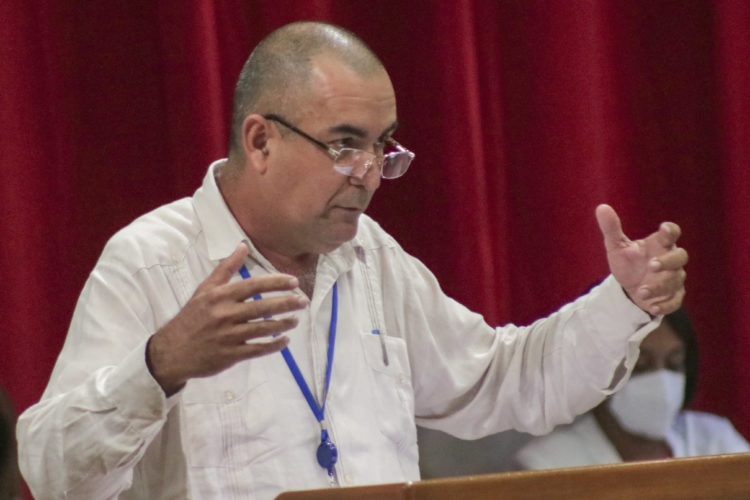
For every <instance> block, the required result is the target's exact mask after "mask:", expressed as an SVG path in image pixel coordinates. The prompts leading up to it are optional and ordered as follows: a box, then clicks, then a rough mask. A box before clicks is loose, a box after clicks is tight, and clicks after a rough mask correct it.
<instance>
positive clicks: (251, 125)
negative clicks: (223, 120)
mask: <svg viewBox="0 0 750 500" xmlns="http://www.w3.org/2000/svg"><path fill="white" fill-rule="evenodd" d="M270 133H271V130H270V128H269V123H268V120H266V119H265V118H263V117H262V116H261V115H258V114H252V115H248V116H247V117H245V121H243V122H242V148H243V149H244V151H245V158H247V160H248V162H249V163H250V165H251V166H252V167H253V168H255V169H256V170H258V171H259V172H260V173H265V170H266V167H267V162H266V159H267V158H268V155H269V149H268V139H269V135H270Z"/></svg>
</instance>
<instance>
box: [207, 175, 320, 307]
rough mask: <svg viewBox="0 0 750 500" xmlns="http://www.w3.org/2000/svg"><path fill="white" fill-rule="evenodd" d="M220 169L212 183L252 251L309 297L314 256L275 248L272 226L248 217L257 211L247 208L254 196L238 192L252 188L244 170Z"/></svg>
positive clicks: (255, 208)
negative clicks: (249, 243)
mask: <svg viewBox="0 0 750 500" xmlns="http://www.w3.org/2000/svg"><path fill="white" fill-rule="evenodd" d="M222 167H223V168H222V169H221V170H220V171H219V172H217V175H216V183H217V186H218V187H219V192H220V193H221V195H222V196H223V198H224V201H225V202H226V204H227V207H229V210H230V212H232V215H233V216H234V218H235V220H236V221H237V223H238V224H239V225H240V227H241V228H242V230H243V231H244V232H245V234H247V235H248V236H250V238H251V239H252V242H253V245H254V246H255V248H256V250H258V252H260V254H261V255H263V257H265V258H266V259H267V260H268V261H269V262H270V263H271V264H272V265H273V266H274V267H275V268H276V269H277V270H279V271H280V272H282V273H286V274H291V275H292V276H296V277H297V279H298V280H299V286H300V289H301V290H302V291H303V292H305V294H306V295H307V296H308V297H309V298H312V295H313V289H314V288H315V270H316V268H317V265H318V255H317V254H314V253H304V252H299V251H296V250H295V248H294V247H292V246H289V245H287V246H284V245H279V244H278V243H279V242H280V241H285V240H284V238H283V237H281V236H280V235H279V234H276V233H274V226H273V225H272V224H270V223H268V222H267V221H260V223H258V221H254V220H253V219H252V214H254V213H261V212H260V211H259V210H258V209H257V207H253V206H252V205H251V201H252V200H254V199H255V198H256V197H254V196H252V195H248V194H247V193H246V192H240V189H239V188H240V187H241V186H243V185H244V186H245V187H246V188H247V187H252V186H254V184H252V183H248V180H247V179H246V178H245V177H244V175H245V174H243V172H244V170H243V169H242V168H241V167H237V166H234V167H232V166H231V165H229V164H225V165H223V166H222ZM245 168H247V167H245Z"/></svg>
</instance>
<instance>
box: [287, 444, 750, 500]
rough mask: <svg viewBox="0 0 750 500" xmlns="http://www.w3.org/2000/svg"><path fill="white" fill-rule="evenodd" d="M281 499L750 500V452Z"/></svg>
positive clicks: (306, 493) (337, 490) (302, 494)
mask: <svg viewBox="0 0 750 500" xmlns="http://www.w3.org/2000/svg"><path fill="white" fill-rule="evenodd" d="M276 498H277V500H323V499H326V500H344V499H347V500H348V499H355V500H400V499H408V500H457V499H470V500H496V499H501V500H506V499H510V500H514V499H534V500H536V499H545V500H555V499H560V500H563V499H565V500H570V499H575V500H578V499H597V500H599V499H636V500H688V499H695V500H709V499H710V500H720V499H721V500H729V499H731V500H734V499H737V500H739V499H743V500H746V499H750V453H738V454H732V455H713V456H705V457H696V458H676V459H670V460H655V461H650V462H630V463H625V464H613V465H597V466H592V467H572V468H567V469H551V470H543V471H524V472H506V473H501V474H486V475H479V476H466V477H456V478H447V479H430V480H425V481H417V482H411V483H400V484H382V485H373V486H360V487H356V488H332V489H325V490H309V491H292V492H286V493H282V494H281V495H279V496H278V497H276Z"/></svg>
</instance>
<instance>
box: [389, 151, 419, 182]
mask: <svg viewBox="0 0 750 500" xmlns="http://www.w3.org/2000/svg"><path fill="white" fill-rule="evenodd" d="M413 158H414V153H411V152H408V151H399V152H394V153H388V154H387V155H385V158H384V159H383V173H382V175H383V178H385V179H396V178H398V177H401V176H402V175H404V174H405V173H406V170H407V169H408V168H409V165H410V164H411V160H412V159H413Z"/></svg>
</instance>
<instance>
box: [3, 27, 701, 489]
mask: <svg viewBox="0 0 750 500" xmlns="http://www.w3.org/2000/svg"><path fill="white" fill-rule="evenodd" d="M396 128H397V116H396V100H395V96H394V91H393V87H392V85H391V81H390V79H389V77H388V74H387V72H386V71H385V69H384V68H383V65H382V64H381V62H380V61H379V60H378V58H377V57H376V56H375V55H374V54H373V53H372V52H371V51H370V49H369V48H367V46H366V45H365V44H364V43H363V42H362V41H361V40H359V39H358V38H357V37H355V36H354V35H353V34H351V33H349V32H348V31H346V30H343V29H341V28H339V27H336V26H332V25H328V24H323V23H314V22H301V23H294V24H290V25H287V26H284V27H282V28H280V29H279V30H277V31H275V32H273V33H271V34H270V35H269V36H268V37H267V38H266V39H265V40H263V41H262V42H261V43H260V44H259V45H258V47H256V49H255V50H254V51H253V53H252V54H251V56H250V58H249V59H248V60H247V62H246V64H245V66H244V67H243V69H242V72H241V74H240V77H239V81H238V83H237V87H236V92H235V99H234V111H233V117H232V129H231V138H230V141H229V142H230V145H229V154H228V158H227V159H223V160H219V161H217V162H215V163H213V164H212V165H211V166H210V167H209V169H208V173H207V174H206V177H205V179H204V181H203V185H202V186H201V187H200V188H199V189H198V190H197V191H196V193H195V194H194V196H193V197H192V198H186V199H182V200H179V201H176V202H174V203H172V204H169V205H166V206H163V207H161V208H158V209H156V210H155V211H153V212H151V213H149V214H146V215H144V216H143V217H141V218H139V219H137V220H136V221H134V222H133V223H132V224H131V225H129V226H128V227H126V228H124V229H123V230H121V231H120V232H118V233H117V234H116V235H115V236H114V237H113V238H112V239H111V240H110V241H109V242H108V244H107V246H106V248H105V249H104V252H103V254H102V256H101V258H100V260H99V262H98V263H97V265H96V267H95V269H94V270H93V272H92V274H91V276H90V277H89V280H88V281H87V283H86V285H85V288H84V290H83V292H82V294H81V297H80V299H79V302H78V305H77V307H76V310H75V313H74V317H73V320H72V323H71V326H70V330H69V332H68V336H67V339H66V342H65V345H64V347H63V350H62V353H61V354H60V357H59V359H58V361H57V364H56V366H55V369H54V371H53V373H52V376H51V379H50V382H49V385H48V387H47V389H46V391H45V393H44V395H43V397H42V400H41V401H40V402H39V403H38V404H37V405H35V406H34V407H32V408H30V409H29V410H28V411H26V412H25V413H24V414H23V415H22V417H21V418H20V422H19V426H18V429H19V430H18V437H19V443H20V450H21V453H20V454H21V468H22V471H23V474H24V476H25V478H26V479H27V481H28V483H29V485H30V487H31V489H32V491H33V492H34V494H35V495H36V497H37V498H120V499H131V498H193V499H203V498H205V499H215V498H243V499H246V498H261V499H265V498H273V497H274V496H275V495H277V494H278V493H280V492H282V491H285V490H290V489H309V488H326V487H331V486H341V485H360V484H372V483H381V482H401V481H412V480H417V479H419V471H418V450H417V441H416V428H415V424H416V423H419V424H421V425H423V426H426V427H431V428H434V429H440V430H443V431H446V432H450V433H452V434H454V435H457V436H460V437H463V438H478V437H481V436H484V435H487V434H490V433H494V432H498V431H501V430H504V429H509V428H515V429H519V430H524V431H527V432H533V433H544V432H546V431H549V430H550V429H551V428H552V427H553V426H554V425H556V424H558V423H562V422H569V421H571V420H572V419H573V418H574V417H575V416H576V415H578V414H580V413H583V412H585V411H587V410H588V409H590V408H592V407H593V406H595V405H596V404H597V403H599V402H600V401H601V400H602V399H604V398H605V397H606V396H607V395H609V394H611V393H612V392H613V391H614V390H616V389H617V388H618V387H620V386H621V385H622V384H623V383H624V381H625V379H626V378H627V375H628V374H629V371H630V369H631V368H632V367H633V363H634V362H635V360H636V358H637V355H638V344H639V342H640V340H641V339H642V338H643V337H644V336H646V335H647V334H648V333H649V332H650V331H651V330H652V329H653V328H655V327H656V326H657V325H658V323H659V321H660V318H661V316H660V315H661V314H663V313H665V312H669V311H671V310H673V309H675V308H676V307H678V306H679V305H680V303H681V301H682V297H683V295H684V288H683V282H684V278H685V272H684V270H683V266H684V264H685V263H686V261H687V254H686V253H685V251H684V250H682V249H681V248H679V247H677V246H676V240H677V238H678V236H679V228H678V227H677V226H675V225H674V224H671V223H665V224H663V225H662V226H661V227H660V228H659V230H658V231H656V232H655V233H653V234H652V235H650V236H648V237H647V238H645V239H643V240H638V241H637V242H633V241H630V240H629V239H628V238H627V237H626V236H625V235H624V234H623V233H622V230H621V229H620V223H619V220H618V218H617V215H616V214H615V212H614V211H613V210H612V209H611V208H610V207H608V206H606V205H602V206H600V207H598V208H597V214H596V215H597V218H598V220H599V224H600V227H601V229H602V233H603V235H604V246H605V249H606V251H607V259H608V262H609V266H610V270H611V272H612V275H611V276H610V277H608V278H607V279H605V280H604V282H603V284H602V285H600V286H599V287H597V288H596V289H594V290H593V291H592V292H591V293H589V294H587V295H586V296H584V297H582V298H580V299H578V300H576V301H575V302H573V303H571V304H569V305H567V306H565V307H563V308H562V309H561V310H560V311H558V312H557V313H554V314H552V315H551V316H549V317H548V318H545V319H542V320H540V321H538V322H536V323H534V324H533V325H531V326H528V327H516V326H513V325H510V326H506V327H502V328H493V327H491V326H489V325H487V324H486V322H485V321H484V320H483V318H482V317H481V316H479V315H477V314H474V313H472V312H470V311H468V310H467V309H466V308H464V307H463V306H462V305H460V304H458V303H456V302H455V301H453V300H451V299H450V298H448V297H447V296H445V295H444V294H443V293H442V291H441V290H440V288H439V286H438V283H437V282H436V280H435V278H434V276H433V275H432V274H431V273H430V271H429V270H427V269H426V268H425V266H424V265H423V264H422V263H420V262H419V261H418V260H416V259H415V258H413V257H411V256H410V255H408V254H407V253H405V252H404V251H403V249H402V248H401V247H400V246H399V245H398V243H396V241H394V239H393V238H392V237H391V236H389V235H388V234H386V233H385V232H384V231H383V230H382V229H381V228H380V226H378V225H377V223H376V222H375V221H373V220H372V219H370V218H369V217H368V216H366V215H364V212H365V210H366V209H367V206H368V204H369V202H370V200H371V198H372V196H373V194H374V192H375V191H376V190H377V188H378V187H379V185H380V182H381V179H395V178H398V177H400V176H402V175H403V174H404V173H405V172H406V170H407V168H408V167H409V165H410V163H411V161H412V159H413V157H414V154H413V153H411V152H410V151H409V150H408V149H406V148H405V147H404V146H402V145H401V144H399V143H398V142H397V141H396V140H395V139H394V137H393V136H394V133H395V131H396Z"/></svg>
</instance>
